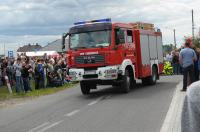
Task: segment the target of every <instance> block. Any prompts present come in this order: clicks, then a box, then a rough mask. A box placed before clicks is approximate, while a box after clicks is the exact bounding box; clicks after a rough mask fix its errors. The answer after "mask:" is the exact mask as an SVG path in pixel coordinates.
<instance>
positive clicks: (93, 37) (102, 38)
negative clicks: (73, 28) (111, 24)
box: [70, 30, 111, 49]
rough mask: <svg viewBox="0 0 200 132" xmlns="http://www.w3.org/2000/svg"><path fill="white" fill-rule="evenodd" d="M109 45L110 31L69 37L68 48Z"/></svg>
mask: <svg viewBox="0 0 200 132" xmlns="http://www.w3.org/2000/svg"><path fill="white" fill-rule="evenodd" d="M110 43H111V31H110V30H103V31H92V32H85V33H75V34H71V35H70V48H71V49H79V48H91V47H106V46H109V45H110Z"/></svg>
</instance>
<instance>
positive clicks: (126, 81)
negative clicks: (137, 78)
mask: <svg viewBox="0 0 200 132" xmlns="http://www.w3.org/2000/svg"><path fill="white" fill-rule="evenodd" d="M131 83H132V82H131V77H130V74H129V71H128V70H125V75H124V76H123V77H122V82H121V89H122V92H123V93H128V92H129V91H130V86H131Z"/></svg>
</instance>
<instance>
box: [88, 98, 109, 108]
mask: <svg viewBox="0 0 200 132" xmlns="http://www.w3.org/2000/svg"><path fill="white" fill-rule="evenodd" d="M107 97H109V96H103V97H100V98H98V99H97V100H95V101H92V102H91V103H89V104H88V105H89V106H91V105H94V104H96V103H98V102H99V101H101V100H102V99H105V98H107Z"/></svg>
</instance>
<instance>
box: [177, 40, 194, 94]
mask: <svg viewBox="0 0 200 132" xmlns="http://www.w3.org/2000/svg"><path fill="white" fill-rule="evenodd" d="M190 45H191V44H190V42H189V40H186V42H185V48H184V49H182V50H181V52H180V54H179V62H180V64H181V65H182V68H183V89H182V90H181V91H186V90H187V86H188V84H187V82H188V79H189V84H191V83H193V82H194V79H193V75H194V61H196V60H197V56H196V53H195V51H194V50H193V49H191V48H190ZM188 75H189V78H188Z"/></svg>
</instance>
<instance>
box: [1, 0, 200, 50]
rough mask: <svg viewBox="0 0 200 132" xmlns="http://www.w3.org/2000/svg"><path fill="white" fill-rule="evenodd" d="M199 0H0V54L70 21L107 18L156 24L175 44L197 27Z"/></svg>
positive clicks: (41, 39)
mask: <svg viewBox="0 0 200 132" xmlns="http://www.w3.org/2000/svg"><path fill="white" fill-rule="evenodd" d="M199 5H200V1H199V0H0V54H4V45H5V52H6V53H7V51H8V50H13V51H16V49H17V48H18V47H19V46H23V45H24V44H28V43H31V44H35V43H39V44H41V45H42V46H44V45H47V44H48V43H50V42H52V41H54V40H56V39H59V38H61V35H62V33H64V32H67V31H68V29H69V28H70V27H71V26H72V25H73V23H74V22H77V21H82V20H93V19H101V18H111V19H112V21H113V22H124V23H129V22H136V21H141V22H148V23H153V24H155V26H156V27H158V28H160V29H161V31H162V34H163V43H164V44H168V43H173V42H174V39H173V29H176V39H177V44H178V46H181V45H182V43H183V38H184V36H191V34H192V30H191V28H192V26H191V19H192V18H191V10H192V9H193V10H194V21H195V35H198V32H199V27H200V8H199Z"/></svg>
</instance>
